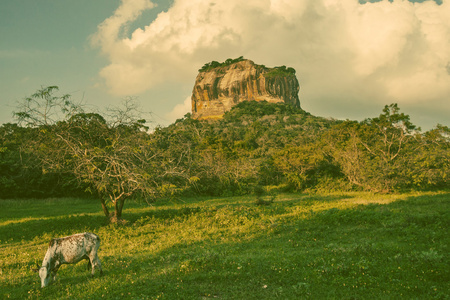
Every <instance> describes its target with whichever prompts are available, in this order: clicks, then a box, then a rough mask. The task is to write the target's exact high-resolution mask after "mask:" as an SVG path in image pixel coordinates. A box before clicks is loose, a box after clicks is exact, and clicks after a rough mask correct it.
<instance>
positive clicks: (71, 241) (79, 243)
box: [36, 232, 103, 287]
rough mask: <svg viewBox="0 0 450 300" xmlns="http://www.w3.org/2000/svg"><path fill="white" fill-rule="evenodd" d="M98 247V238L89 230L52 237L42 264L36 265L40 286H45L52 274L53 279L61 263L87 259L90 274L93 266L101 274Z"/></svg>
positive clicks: (72, 262)
mask: <svg viewBox="0 0 450 300" xmlns="http://www.w3.org/2000/svg"><path fill="white" fill-rule="evenodd" d="M99 247H100V238H99V237H98V236H97V235H95V234H93V233H90V232H85V233H78V234H74V235H71V236H66V237H63V238H59V239H52V240H51V241H50V244H49V245H48V250H47V253H46V254H45V257H44V260H43V261H42V266H41V267H39V266H38V267H39V269H37V270H39V277H40V278H41V286H42V287H46V286H47V285H48V284H49V282H50V278H51V276H53V280H54V279H55V277H56V272H57V271H58V269H59V267H60V266H61V265H62V264H76V263H78V262H79V261H80V260H83V259H87V260H88V261H89V262H88V270H89V268H90V267H91V268H92V273H91V274H92V276H93V275H94V273H95V267H98V268H99V269H100V274H102V273H103V271H102V265H101V263H100V259H99V258H98V256H97V250H98V248H99ZM37 270H36V271H37Z"/></svg>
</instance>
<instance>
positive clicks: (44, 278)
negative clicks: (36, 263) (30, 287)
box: [39, 267, 51, 288]
mask: <svg viewBox="0 0 450 300" xmlns="http://www.w3.org/2000/svg"><path fill="white" fill-rule="evenodd" d="M50 273H51V272H49V271H48V270H47V267H40V268H39V277H41V287H43V288H44V287H46V286H47V285H48V284H49V283H50V276H51V274H50Z"/></svg>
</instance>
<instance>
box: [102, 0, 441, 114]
mask: <svg viewBox="0 0 450 300" xmlns="http://www.w3.org/2000/svg"><path fill="white" fill-rule="evenodd" d="M152 8H154V5H153V4H152V3H151V2H150V1H146V0H122V4H121V6H120V7H119V8H118V9H117V10H116V12H115V14H114V15H113V16H111V17H110V18H108V19H106V20H105V21H104V22H103V23H102V24H101V25H100V26H99V29H98V32H97V33H96V35H95V37H94V40H95V41H96V43H97V45H98V46H99V47H100V48H101V50H102V52H103V53H104V54H106V55H107V56H108V58H109V60H110V64H109V65H108V66H106V67H105V68H103V69H102V70H101V72H100V75H101V77H102V78H104V80H105V83H106V85H107V86H108V87H109V89H110V91H111V93H113V94H115V95H121V96H123V95H131V94H139V93H143V92H144V91H147V90H149V89H152V88H153V87H155V86H158V85H161V84H162V83H166V84H167V83H168V82H172V83H173V84H177V85H182V86H184V87H185V88H184V89H190V88H192V85H193V82H194V79H195V75H196V73H197V69H198V68H199V67H201V66H202V65H203V64H204V63H206V62H209V61H211V60H225V59H226V58H229V57H231V58H235V57H238V56H240V55H244V56H245V57H246V58H250V59H253V60H254V61H255V62H256V63H260V64H265V65H267V66H273V65H282V64H283V65H288V66H292V67H294V68H295V69H296V70H297V76H298V78H299V81H300V85H301V90H300V101H301V103H302V105H306V106H307V107H309V108H311V109H312V110H314V109H319V107H327V106H328V107H329V108H330V109H336V110H341V113H342V114H345V113H346V112H347V111H348V109H346V108H345V107H343V105H340V103H339V101H342V99H346V101H352V100H358V101H359V102H358V105H361V106H362V107H363V106H367V105H372V107H373V105H374V104H377V105H378V107H382V105H385V104H389V103H391V102H399V103H403V104H408V103H414V104H417V103H421V102H422V103H425V102H426V103H427V106H430V105H433V103H434V102H436V103H440V104H441V105H442V103H443V101H442V99H444V98H446V99H448V98H449V96H450V84H449V83H450V74H449V71H448V69H449V67H448V66H449V63H450V2H449V1H446V2H444V3H443V4H442V5H437V4H436V3H435V2H433V1H426V2H424V3H411V2H409V1H406V0H394V1H393V2H390V1H388V0H383V1H380V2H377V3H366V4H359V3H358V1H356V0H351V1H350V0H344V1H342V0H246V1H242V0H228V1H216V0H175V1H174V4H173V5H172V7H170V9H169V10H168V11H167V12H161V13H160V14H159V15H158V16H157V18H156V19H155V20H150V21H149V24H148V26H145V27H144V28H138V29H135V30H134V31H132V32H131V34H126V33H127V32H126V30H125V29H126V28H127V26H129V27H131V26H132V22H133V21H134V20H135V19H136V18H137V17H138V16H139V15H140V14H141V13H142V12H143V11H144V10H146V9H152ZM124 32H125V34H124ZM186 101H187V100H185V103H184V104H183V105H182V106H183V107H184V109H186V107H187V106H186ZM319 103H322V104H320V105H319ZM327 103H329V104H330V105H327ZM444 103H447V104H445V106H444V107H440V108H439V110H440V111H441V112H442V111H443V110H444V111H446V112H447V113H449V114H450V101H447V102H445V101H444ZM180 105H181V104H180ZM341 106H342V107H341ZM180 107H181V106H180ZM180 107H179V109H180V110H181V108H180ZM401 107H403V106H402V105H401ZM312 112H313V113H316V114H319V115H326V116H327V115H331V116H336V117H341V116H340V115H339V113H337V114H338V115H336V114H335V113H334V112H333V111H330V112H325V111H323V110H321V111H317V112H314V111H312ZM365 116H367V115H365ZM347 117H349V118H352V117H354V116H347Z"/></svg>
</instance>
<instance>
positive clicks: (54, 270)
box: [52, 264, 61, 281]
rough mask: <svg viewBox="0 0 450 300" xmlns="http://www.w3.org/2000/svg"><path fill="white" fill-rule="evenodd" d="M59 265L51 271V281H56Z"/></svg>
mask: <svg viewBox="0 0 450 300" xmlns="http://www.w3.org/2000/svg"><path fill="white" fill-rule="evenodd" d="M60 266H61V265H60V264H55V266H54V267H53V269H52V277H53V281H55V280H56V272H58V269H59V267H60Z"/></svg>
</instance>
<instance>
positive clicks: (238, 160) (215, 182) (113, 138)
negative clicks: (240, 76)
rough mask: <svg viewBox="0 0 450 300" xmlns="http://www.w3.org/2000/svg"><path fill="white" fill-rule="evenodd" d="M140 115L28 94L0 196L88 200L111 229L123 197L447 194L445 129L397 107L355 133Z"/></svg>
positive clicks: (0, 136)
mask: <svg viewBox="0 0 450 300" xmlns="http://www.w3.org/2000/svg"><path fill="white" fill-rule="evenodd" d="M142 115H143V114H142V113H140V111H139V109H138V106H137V103H136V102H135V101H133V100H132V99H127V100H124V103H123V105H122V106H121V107H117V108H113V109H109V110H108V111H106V112H103V113H99V112H93V111H88V110H86V109H85V108H84V107H82V106H81V105H78V104H76V103H75V102H74V101H73V100H72V99H71V97H70V95H62V94H60V93H59V89H58V87H56V86H49V87H43V88H42V89H40V90H38V91H36V93H35V94H33V95H31V96H30V97H28V98H26V99H24V100H23V101H22V102H21V103H19V105H18V107H17V109H16V111H14V116H15V117H16V120H17V123H13V124H11V123H8V124H3V125H2V126H1V127H0V189H1V190H2V194H1V195H0V197H1V198H8V199H15V198H48V197H63V196H74V195H77V196H83V197H93V198H98V199H99V200H100V202H101V204H102V208H103V212H104V214H105V215H106V216H107V217H109V218H117V219H120V218H121V212H122V208H123V206H124V203H125V200H126V199H129V198H137V199H141V200H142V201H146V202H149V203H150V202H154V201H155V200H157V199H160V198H176V197H182V196H200V195H201V196H236V195H248V194H260V193H264V194H273V193H280V192H293V191H302V192H304V191H309V192H314V191H320V192H332V191H370V192H375V193H391V192H403V191H411V190H444V189H448V187H449V176H450V161H449V159H450V129H449V127H448V126H444V125H440V124H437V125H436V127H435V128H433V129H431V130H428V131H425V132H423V131H422V130H421V129H420V128H418V127H417V126H415V125H414V124H413V123H412V122H411V120H410V117H409V116H408V115H407V114H404V113H403V112H401V111H400V108H399V107H398V105H397V104H390V105H386V106H385V107H384V108H382V109H381V113H380V114H379V115H378V116H377V117H372V118H367V119H365V120H363V121H360V122H358V121H352V120H345V121H343V120H335V119H326V118H322V117H317V116H313V115H311V114H310V113H308V112H305V111H304V110H302V109H300V108H294V107H291V106H289V105H283V104H272V103H267V102H254V101H253V102H242V103H240V104H238V105H237V106H235V107H234V108H233V109H232V110H231V111H229V112H227V113H226V114H225V115H224V117H223V118H222V119H220V120H215V121H208V120H202V121H199V120H196V119H193V118H192V117H191V115H190V114H186V115H185V116H184V118H182V119H179V120H177V121H176V122H174V123H173V124H171V125H169V126H167V127H156V128H154V129H152V130H149V127H148V123H147V122H146V120H145V119H144V118H143V117H142Z"/></svg>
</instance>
